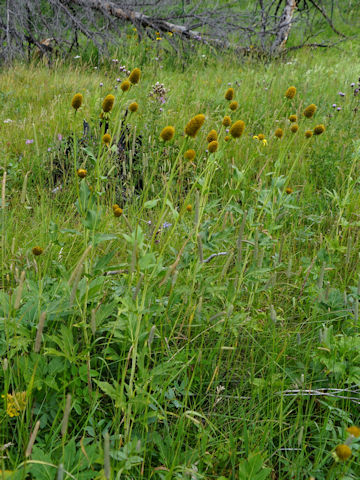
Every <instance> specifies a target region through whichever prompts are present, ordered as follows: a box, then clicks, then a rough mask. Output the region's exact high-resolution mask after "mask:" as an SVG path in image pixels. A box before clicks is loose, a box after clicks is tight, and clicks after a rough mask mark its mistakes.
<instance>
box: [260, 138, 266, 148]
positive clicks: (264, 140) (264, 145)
mask: <svg viewBox="0 0 360 480" xmlns="http://www.w3.org/2000/svg"><path fill="white" fill-rule="evenodd" d="M261 142H262V144H263V147H266V145H267V140H266V138H263V139H262V140H261Z"/></svg>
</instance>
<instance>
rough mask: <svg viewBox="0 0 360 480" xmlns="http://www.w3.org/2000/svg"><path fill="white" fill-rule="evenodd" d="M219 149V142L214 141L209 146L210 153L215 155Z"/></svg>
mask: <svg viewBox="0 0 360 480" xmlns="http://www.w3.org/2000/svg"><path fill="white" fill-rule="evenodd" d="M218 147H219V144H218V142H217V140H213V141H212V142H210V143H209V145H208V151H209V152H210V153H215V152H216V150H217V149H218Z"/></svg>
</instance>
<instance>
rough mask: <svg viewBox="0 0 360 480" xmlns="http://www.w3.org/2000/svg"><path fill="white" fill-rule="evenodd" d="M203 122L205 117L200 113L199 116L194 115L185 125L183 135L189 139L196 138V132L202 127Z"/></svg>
mask: <svg viewBox="0 0 360 480" xmlns="http://www.w3.org/2000/svg"><path fill="white" fill-rule="evenodd" d="M204 122H205V115H203V114H202V113H200V114H199V115H195V117H193V118H192V119H191V120H190V121H189V122H188V123H187V124H186V127H185V133H186V135H188V136H189V137H193V138H194V137H196V135H197V133H198V131H199V130H200V128H201V127H202V126H203V125H204Z"/></svg>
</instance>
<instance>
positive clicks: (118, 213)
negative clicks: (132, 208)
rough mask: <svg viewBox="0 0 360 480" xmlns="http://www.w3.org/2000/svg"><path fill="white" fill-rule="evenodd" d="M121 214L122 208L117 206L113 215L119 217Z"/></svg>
mask: <svg viewBox="0 0 360 480" xmlns="http://www.w3.org/2000/svg"><path fill="white" fill-rule="evenodd" d="M122 214H123V209H122V208H120V207H118V208H115V209H114V215H115V217H121V215H122Z"/></svg>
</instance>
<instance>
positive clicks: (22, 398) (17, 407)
mask: <svg viewBox="0 0 360 480" xmlns="http://www.w3.org/2000/svg"><path fill="white" fill-rule="evenodd" d="M2 398H5V395H2ZM25 407H26V392H17V393H8V394H7V395H6V413H7V414H8V415H9V417H18V416H19V415H20V413H21V412H22V411H23V410H24V409H25Z"/></svg>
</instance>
